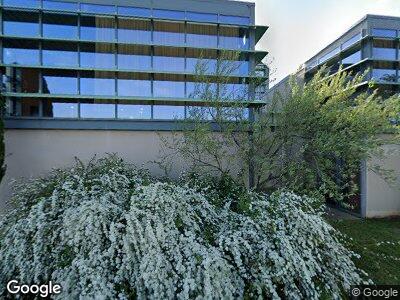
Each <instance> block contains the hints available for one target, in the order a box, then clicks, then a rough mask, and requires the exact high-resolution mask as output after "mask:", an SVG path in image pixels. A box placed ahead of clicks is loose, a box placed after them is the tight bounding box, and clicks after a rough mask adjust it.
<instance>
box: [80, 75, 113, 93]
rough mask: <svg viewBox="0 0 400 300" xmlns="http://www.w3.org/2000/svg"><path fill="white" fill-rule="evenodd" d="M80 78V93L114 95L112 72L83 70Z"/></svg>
mask: <svg viewBox="0 0 400 300" xmlns="http://www.w3.org/2000/svg"><path fill="white" fill-rule="evenodd" d="M81 76H82V77H81V78H80V89H81V95H96V96H114V95H115V79H114V78H113V76H114V74H109V73H107V72H95V73H91V72H87V73H86V72H83V73H82V75H81Z"/></svg>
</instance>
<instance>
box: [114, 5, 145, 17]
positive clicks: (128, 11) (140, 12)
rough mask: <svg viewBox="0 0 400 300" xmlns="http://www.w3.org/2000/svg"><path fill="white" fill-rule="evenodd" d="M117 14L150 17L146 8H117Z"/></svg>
mask: <svg viewBox="0 0 400 300" xmlns="http://www.w3.org/2000/svg"><path fill="white" fill-rule="evenodd" d="M118 14H119V15H121V16H133V17H150V16H151V10H150V9H148V8H141V7H125V6H119V7H118Z"/></svg>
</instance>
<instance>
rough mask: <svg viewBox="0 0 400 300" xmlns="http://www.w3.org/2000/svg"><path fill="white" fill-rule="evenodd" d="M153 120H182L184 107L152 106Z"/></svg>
mask: <svg viewBox="0 0 400 300" xmlns="http://www.w3.org/2000/svg"><path fill="white" fill-rule="evenodd" d="M153 118H154V119H156V120H174V119H184V118H185V107H184V106H173V105H154V106H153Z"/></svg>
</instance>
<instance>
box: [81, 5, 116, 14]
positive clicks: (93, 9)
mask: <svg viewBox="0 0 400 300" xmlns="http://www.w3.org/2000/svg"><path fill="white" fill-rule="evenodd" d="M81 11H83V12H90V13H98V14H114V13H115V6H112V5H99V4H88V3H81Z"/></svg>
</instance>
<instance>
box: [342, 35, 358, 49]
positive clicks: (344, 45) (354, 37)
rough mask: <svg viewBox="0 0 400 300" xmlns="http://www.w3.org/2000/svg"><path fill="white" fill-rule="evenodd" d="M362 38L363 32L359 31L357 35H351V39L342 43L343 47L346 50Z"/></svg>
mask: <svg viewBox="0 0 400 300" xmlns="http://www.w3.org/2000/svg"><path fill="white" fill-rule="evenodd" d="M360 39H361V33H357V34H356V35H355V36H353V37H351V38H350V39H349V40H347V41H346V42H344V43H343V44H342V49H343V50H344V49H347V48H349V47H350V46H352V45H353V44H355V43H356V42H358V41H359V40H360Z"/></svg>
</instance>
